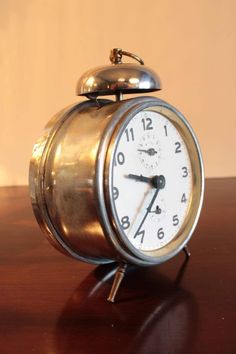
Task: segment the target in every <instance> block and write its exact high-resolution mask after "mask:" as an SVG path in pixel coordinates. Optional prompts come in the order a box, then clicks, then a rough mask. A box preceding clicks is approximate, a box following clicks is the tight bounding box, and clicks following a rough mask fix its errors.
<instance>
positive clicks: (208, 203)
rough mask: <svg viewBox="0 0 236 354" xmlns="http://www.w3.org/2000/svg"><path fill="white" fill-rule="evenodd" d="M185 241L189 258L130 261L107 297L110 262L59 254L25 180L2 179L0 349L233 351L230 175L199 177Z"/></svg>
mask: <svg viewBox="0 0 236 354" xmlns="http://www.w3.org/2000/svg"><path fill="white" fill-rule="evenodd" d="M189 246H190V249H191V252H192V256H191V258H190V260H189V262H187V263H186V262H184V260H185V257H184V254H183V253H182V252H181V253H180V254H179V255H178V256H177V257H175V258H174V259H172V260H170V261H169V262H167V263H165V264H163V265H161V266H158V267H151V268H143V269H134V268H132V267H131V268H130V269H129V271H128V274H127V276H126V277H125V279H124V281H123V283H122V286H121V289H120V291H119V294H118V297H119V301H118V302H117V303H115V304H110V303H108V302H107V301H106V296H107V295H108V292H109V289H110V287H111V283H112V275H113V273H114V269H115V265H109V266H100V267H95V266H93V265H89V264H85V263H80V262H76V261H75V260H73V259H70V258H67V257H65V256H63V255H61V254H60V253H59V252H58V251H56V250H55V249H54V248H53V247H52V246H51V245H50V244H49V243H48V242H47V240H46V239H45V238H44V236H43V234H42V232H41V230H40V229H39V227H38V225H37V223H36V221H35V219H34V216H33V213H32V211H31V206H30V201H29V197H28V191H27V187H6V188H0V267H1V268H0V269H1V283H0V284H1V296H0V353H1V354H10V353H24V354H29V353H35V354H36V353H39V354H44V353H45V354H46V353H47V354H74V353H83V354H87V353H93V354H99V353H103V354H106V353H109V354H113V353H114V354H116V353H117V354H118V353H119V354H126V353H135V354H141V353H145V354H150V353H153V354H154V353H155V354H163V353H165V354H180V353H181V354H185V353H186V354H210V353H214V354H221V353H225V354H233V353H236V178H228V179H210V180H207V182H206V193H205V203H204V208H203V212H202V214H201V218H200V222H199V224H198V226H197V230H196V231H195V234H194V236H193V237H192V240H191V242H190V245H189Z"/></svg>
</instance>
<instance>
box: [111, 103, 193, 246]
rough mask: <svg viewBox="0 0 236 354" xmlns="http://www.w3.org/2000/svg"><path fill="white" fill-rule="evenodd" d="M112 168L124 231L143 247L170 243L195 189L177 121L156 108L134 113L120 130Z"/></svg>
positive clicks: (116, 214) (113, 197)
mask: <svg viewBox="0 0 236 354" xmlns="http://www.w3.org/2000/svg"><path fill="white" fill-rule="evenodd" d="M110 173H111V184H110V186H109V187H110V190H109V192H110V199H111V207H112V211H113V216H114V219H115V223H116V227H117V228H118V229H119V232H120V233H121V234H122V235H123V236H124V237H126V238H127V239H128V240H129V242H130V243H131V244H132V245H133V246H134V247H135V248H136V249H137V250H139V251H141V252H142V251H144V252H148V251H153V250H157V249H160V248H162V247H164V246H165V245H167V244H168V243H170V242H171V241H172V240H173V239H174V238H175V237H176V236H177V234H178V232H179V231H180V229H181V227H182V226H183V225H184V223H185V221H186V218H187V215H188V210H189V206H190V203H191V197H192V190H193V177H192V168H191V162H190V156H189V152H188V150H187V147H186V144H185V142H184V140H183V138H182V136H181V134H180V131H179V129H178V125H176V124H174V123H172V121H171V120H170V119H168V118H167V117H166V116H164V115H163V114H161V113H159V112H156V111H155V110H151V109H150V110H144V111H141V112H139V113H137V114H136V115H134V116H133V117H132V118H131V119H130V120H129V121H128V123H126V124H125V125H124V126H123V127H122V129H121V130H120V132H119V133H118V137H117V141H116V144H115V148H114V153H113V160H112V163H111V167H110Z"/></svg>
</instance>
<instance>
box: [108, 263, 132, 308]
mask: <svg viewBox="0 0 236 354" xmlns="http://www.w3.org/2000/svg"><path fill="white" fill-rule="evenodd" d="M126 268H127V264H126V263H120V265H119V267H118V268H117V271H116V274H115V277H114V280H113V284H112V287H111V291H110V294H109V296H108V298H107V301H109V302H115V297H116V294H117V292H118V290H119V287H120V284H121V282H122V279H123V278H124V275H125V271H126Z"/></svg>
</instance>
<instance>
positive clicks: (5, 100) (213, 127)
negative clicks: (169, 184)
mask: <svg viewBox="0 0 236 354" xmlns="http://www.w3.org/2000/svg"><path fill="white" fill-rule="evenodd" d="M112 47H121V48H123V49H126V50H129V51H132V52H134V53H137V54H139V55H140V56H141V57H142V58H143V59H144V60H145V63H146V64H147V65H148V66H150V67H152V68H153V69H154V70H155V71H156V72H157V73H158V74H159V75H160V77H161V79H162V83H163V91H162V92H161V93H158V94H156V95H158V96H160V97H161V98H163V99H165V100H167V101H169V102H170V103H172V104H173V105H175V106H176V107H177V108H178V109H180V110H181V111H182V112H183V113H184V114H185V115H186V116H187V117H188V119H189V121H190V123H191V125H192V126H193V128H194V130H195V132H196V134H197V136H198V138H199V141H200V145H201V147H202V152H203V156H204V161H205V169H206V174H207V176H233V175H236V157H235V155H236V154H235V151H236V139H235V119H236V114H235V103H236V95H235V93H236V60H235V54H236V1H235V0H146V1H144V0H130V1H129V0H119V1H114V0H109V1H108V0H100V1H96V0H2V1H1V2H0V78H1V81H0V82H1V84H0V104H1V118H0V122H1V129H0V185H14V184H26V183H27V174H28V162H29V159H30V156H31V150H32V146H33V144H34V142H35V140H36V139H37V137H38V136H39V135H40V134H41V131H42V128H43V126H44V124H45V123H46V122H47V120H48V119H49V118H50V116H52V115H53V114H54V113H55V112H57V111H58V110H60V109H61V108H62V107H64V106H66V105H68V104H70V103H72V102H76V101H78V100H79V99H78V98H77V97H75V96H74V89H75V84H76V81H77V79H78V77H79V76H80V75H81V74H82V73H83V72H84V71H85V70H87V69H88V68H91V67H94V66H97V65H100V64H101V65H102V64H106V63H108V53H109V50H110V49H111V48H112Z"/></svg>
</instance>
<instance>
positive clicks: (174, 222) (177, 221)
mask: <svg viewBox="0 0 236 354" xmlns="http://www.w3.org/2000/svg"><path fill="white" fill-rule="evenodd" d="M172 221H173V226H177V225H178V224H179V218H178V215H174V216H173V219H172Z"/></svg>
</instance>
